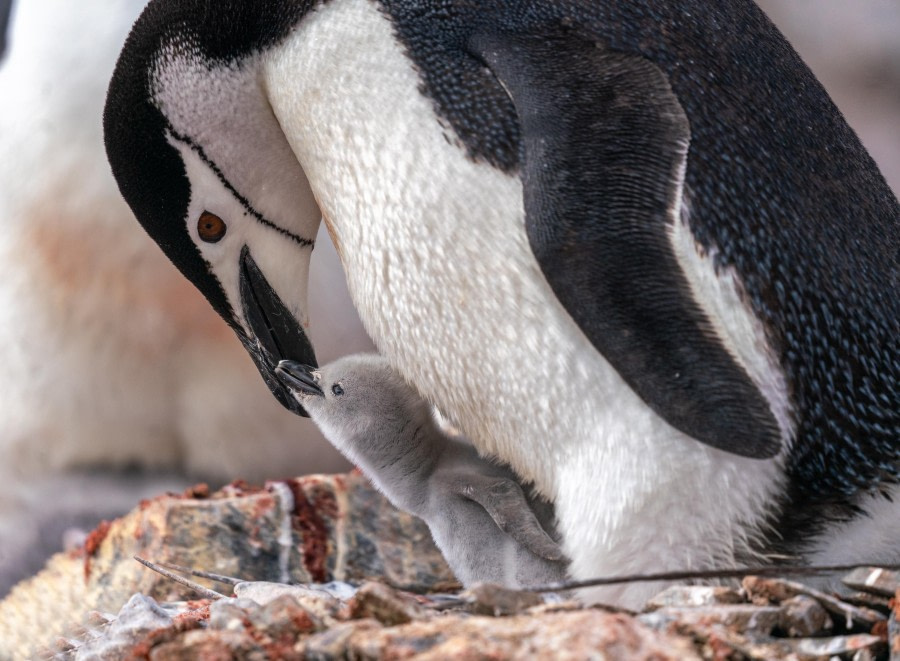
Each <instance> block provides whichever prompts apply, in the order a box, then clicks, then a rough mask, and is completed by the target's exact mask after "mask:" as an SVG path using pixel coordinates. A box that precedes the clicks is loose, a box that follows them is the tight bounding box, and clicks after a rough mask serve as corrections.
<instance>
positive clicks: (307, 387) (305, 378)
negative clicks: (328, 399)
mask: <svg viewBox="0 0 900 661" xmlns="http://www.w3.org/2000/svg"><path fill="white" fill-rule="evenodd" d="M315 369H316V368H315V367H311V366H309V365H303V364H302V363H298V362H297V361H296V360H282V361H281V362H280V363H278V365H277V367H275V375H276V376H277V377H278V378H279V379H281V381H282V382H283V383H284V384H285V385H286V386H287V387H288V388H290V389H291V390H295V391H298V392H302V393H305V394H307V395H316V396H318V397H324V396H325V393H324V392H322V388H320V387H319V382H318V381H316V377H315V376H313V370H315Z"/></svg>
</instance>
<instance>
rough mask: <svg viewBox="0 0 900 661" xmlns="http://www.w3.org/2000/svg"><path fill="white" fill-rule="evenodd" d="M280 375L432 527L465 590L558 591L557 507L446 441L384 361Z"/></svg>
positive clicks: (561, 561)
mask: <svg viewBox="0 0 900 661" xmlns="http://www.w3.org/2000/svg"><path fill="white" fill-rule="evenodd" d="M276 373H277V374H278V375H279V377H280V378H281V379H282V381H284V383H285V384H286V385H287V386H288V387H289V388H290V389H291V392H292V393H293V394H294V396H295V397H297V399H298V400H299V401H300V403H301V405H302V406H303V408H304V410H306V411H307V412H308V413H309V414H310V416H311V417H312V419H313V420H314V421H315V423H316V424H317V425H319V427H321V428H322V430H323V431H324V432H325V434H326V436H327V437H328V439H329V440H330V441H331V442H332V443H333V444H334V446H335V447H336V448H337V449H338V450H340V451H341V452H342V453H343V454H344V456H346V457H347V458H348V459H349V460H350V461H352V462H353V463H354V464H356V465H357V466H358V467H359V468H360V469H361V470H362V472H363V473H365V475H366V476H367V477H368V478H369V479H370V480H371V481H372V482H373V483H374V484H375V486H376V487H377V488H378V490H379V491H381V492H382V493H383V494H384V495H385V496H387V498H388V500H390V501H391V503H393V504H394V506H396V507H398V508H400V509H402V510H404V511H406V512H408V513H410V514H412V515H414V516H417V517H419V518H421V519H422V520H424V521H425V523H427V524H428V527H429V528H430V529H431V534H432V536H433V537H434V541H435V543H436V544H437V546H438V548H439V549H440V550H441V552H442V553H443V555H444V558H445V559H446V560H447V564H448V565H450V568H451V569H452V570H453V573H454V574H456V577H457V578H458V579H459V580H460V581H461V582H462V583H463V585H464V586H466V587H470V586H473V585H475V584H477V583H495V584H499V585H503V586H505V587H508V588H522V587H526V588H527V587H529V586H538V585H541V586H542V585H547V584H550V583H558V582H560V581H563V580H565V578H566V560H565V558H564V557H563V554H562V551H561V550H560V549H559V546H558V545H557V544H556V542H555V541H554V540H553V539H552V538H551V537H550V535H549V534H548V532H547V531H548V530H549V531H554V529H555V524H554V520H553V507H552V506H550V505H549V503H547V502H546V501H542V500H541V499H539V498H534V497H532V496H530V494H529V492H530V488H529V486H528V485H521V484H519V482H518V479H517V478H516V476H515V474H514V473H513V472H512V471H511V470H510V469H509V468H508V467H506V466H503V465H501V464H498V463H496V462H493V461H490V460H488V459H485V458H483V457H479V456H478V453H477V452H476V451H475V448H473V447H472V446H471V444H469V443H468V442H466V440H465V439H463V438H460V437H452V436H449V435H447V434H446V433H444V432H443V431H442V430H441V429H440V428H439V426H438V424H437V421H436V420H435V417H434V414H433V411H432V409H431V407H430V406H429V405H428V404H427V403H426V402H425V401H423V400H422V399H421V398H420V397H419V396H418V394H417V393H416V392H415V391H414V390H413V389H412V388H411V387H410V386H409V385H408V384H407V383H406V382H404V381H403V379H402V377H401V376H400V375H399V374H397V373H396V372H395V371H394V370H392V369H391V367H390V365H389V364H388V363H387V361H386V360H384V359H383V358H381V357H380V356H375V355H367V354H357V355H351V356H345V357H343V358H341V359H339V360H337V361H335V362H332V363H329V364H328V365H325V366H324V367H322V368H320V369H318V370H312V369H310V368H309V367H308V366H305V365H301V364H299V363H296V362H293V361H287V360H285V361H281V362H280V363H279V365H278V367H276Z"/></svg>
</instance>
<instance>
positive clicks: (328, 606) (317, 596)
mask: <svg viewBox="0 0 900 661" xmlns="http://www.w3.org/2000/svg"><path fill="white" fill-rule="evenodd" d="M234 593H235V595H237V596H238V597H243V598H246V599H248V600H252V601H253V602H255V603H257V604H268V603H269V602H271V601H274V600H275V599H280V598H282V597H285V596H289V597H291V598H292V599H294V600H295V601H296V602H297V603H299V604H300V605H301V606H302V607H303V608H304V609H305V610H306V611H308V612H309V613H310V614H311V615H312V616H313V617H314V618H315V619H316V620H317V621H319V622H323V623H326V624H331V623H333V622H334V621H335V618H336V617H337V614H338V612H339V611H340V610H341V608H342V607H343V606H344V603H345V602H343V601H342V600H340V599H338V598H336V597H334V596H333V595H331V594H330V593H328V592H326V591H324V590H321V589H316V588H314V587H310V586H304V585H282V584H279V583H265V582H254V583H238V584H237V585H236V586H234Z"/></svg>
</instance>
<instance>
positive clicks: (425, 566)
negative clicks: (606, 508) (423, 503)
mask: <svg viewBox="0 0 900 661" xmlns="http://www.w3.org/2000/svg"><path fill="white" fill-rule="evenodd" d="M135 555H139V556H141V557H145V558H149V559H152V560H154V561H156V562H159V563H161V564H166V565H170V564H175V565H181V566H187V567H193V568H202V569H204V570H207V571H212V572H217V573H219V574H223V575H225V576H219V577H218V578H219V579H220V580H205V579H194V580H196V581H198V582H201V583H203V584H204V585H206V586H208V588H212V589H213V590H215V592H208V593H207V594H208V597H207V598H204V599H200V600H196V596H197V592H195V591H194V590H192V589H191V588H189V587H185V586H184V585H182V584H179V583H177V582H174V581H172V580H170V579H169V578H167V577H165V576H163V575H161V574H159V573H157V572H154V571H151V570H149V569H147V568H146V567H144V566H142V565H141V564H139V563H138V562H135V560H134V556H135ZM228 577H237V578H236V579H228ZM845 584H846V585H847V586H848V588H849V594H850V596H847V595H844V596H842V597H840V598H839V597H836V596H834V595H829V594H824V593H821V592H818V591H816V590H813V589H810V588H808V587H806V586H804V585H802V584H799V583H796V582H793V581H790V580H785V579H782V578H762V577H755V576H748V577H745V578H744V579H743V581H742V582H741V585H740V587H712V586H679V587H672V588H669V589H667V590H666V591H665V592H663V593H661V594H660V595H659V596H657V597H656V598H655V599H653V600H651V601H650V602H649V603H648V604H647V606H646V608H645V609H644V611H643V612H641V613H632V612H626V611H622V610H618V609H610V608H602V607H593V608H586V607H583V606H580V605H579V604H577V603H575V602H573V601H568V600H566V599H565V597H563V596H560V595H555V594H547V595H539V594H534V593H529V592H516V591H509V590H504V589H502V588H498V587H495V586H480V587H478V588H476V589H473V590H469V591H463V592H461V591H460V589H459V586H458V585H457V584H456V583H455V581H454V579H453V577H452V575H451V574H450V572H449V570H448V568H447V567H446V565H445V564H444V563H443V560H442V559H441V557H440V554H439V553H438V551H437V549H436V548H434V546H433V544H432V542H431V538H430V535H429V532H428V530H427V528H425V526H424V524H422V523H421V522H420V521H418V520H416V519H414V518H412V517H409V516H407V515H405V514H403V513H402V512H398V511H397V510H395V509H394V508H393V507H391V506H390V504H389V503H387V501H385V500H384V498H382V497H381V496H380V495H379V494H378V493H377V492H376V491H375V490H374V489H373V488H372V487H371V486H370V485H369V484H368V482H367V481H366V480H365V479H364V478H363V477H362V476H361V475H359V474H356V473H350V474H348V475H337V476H307V477H303V478H298V479H296V480H287V481H280V482H272V483H270V484H267V485H266V486H265V487H262V488H252V487H249V486H247V485H244V484H240V483H236V484H232V485H230V486H228V487H226V488H225V489H223V490H221V491H219V492H216V493H213V494H210V493H209V490H208V489H205V488H204V487H202V486H199V487H195V488H194V489H191V490H189V491H188V492H186V493H184V494H175V495H173V494H170V495H167V496H164V497H160V498H157V499H154V500H151V501H145V502H143V503H142V504H141V506H140V507H139V508H137V509H136V510H135V511H134V512H132V513H131V514H129V515H128V516H126V517H123V518H122V519H119V520H116V521H114V522H111V523H110V524H106V525H103V526H100V527H99V528H98V529H97V530H96V531H94V533H93V534H92V535H90V536H89V538H88V540H87V542H86V543H85V545H84V548H83V549H82V550H81V552H80V553H68V554H59V555H57V556H55V557H54V558H53V559H52V560H51V561H50V562H49V563H48V565H47V567H46V568H45V569H44V570H43V571H42V572H41V573H39V574H38V575H37V576H35V577H34V578H32V579H30V580H28V581H25V582H23V583H21V584H19V585H18V586H17V587H16V588H15V589H14V590H13V592H12V593H10V595H9V596H8V597H7V598H6V599H5V600H4V601H3V602H0V658H3V659H6V658H9V659H19V658H35V657H38V658H41V657H42V658H60V659H68V658H74V659H153V660H156V661H160V660H163V659H194V658H203V659H232V658H234V659H344V658H351V659H380V658H391V659H399V658H416V659H447V658H450V659H452V658H458V659H473V658H483V659H501V658H529V659H530V658H561V659H565V658H572V659H580V658H602V659H657V660H659V659H717V660H718V659H834V658H841V659H855V660H860V661H861V660H864V659H888V658H891V659H894V658H897V659H900V627H898V625H897V621H898V613H900V606H898V604H900V595H898V594H897V591H898V588H900V576H898V575H897V574H896V573H893V572H890V571H887V570H882V569H874V568H873V569H860V570H857V571H855V572H853V573H851V574H850V575H848V576H847V577H846V578H845ZM217 593H218V594H217ZM220 595H221V596H220ZM191 599H195V600H191Z"/></svg>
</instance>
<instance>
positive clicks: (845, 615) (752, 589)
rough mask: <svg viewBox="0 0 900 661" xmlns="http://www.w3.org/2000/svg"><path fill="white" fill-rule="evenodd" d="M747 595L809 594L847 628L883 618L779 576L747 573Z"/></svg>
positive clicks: (760, 598)
mask: <svg viewBox="0 0 900 661" xmlns="http://www.w3.org/2000/svg"><path fill="white" fill-rule="evenodd" d="M742 585H743V587H744V589H745V590H746V591H747V594H748V595H750V597H751V598H752V599H754V601H757V602H767V603H768V602H776V603H777V602H782V601H785V600H787V599H790V598H792V597H796V596H798V595H805V596H807V597H812V598H813V599H815V600H816V601H818V602H819V603H820V604H822V607H823V608H825V610H827V611H828V612H829V613H831V614H832V615H834V616H836V617H839V618H841V620H840V622H841V623H842V624H843V626H845V628H846V629H848V630H853V629H855V628H869V629H871V628H872V626H873V625H875V624H876V623H878V622H884V621H885V620H886V619H887V618H885V616H884V615H882V614H881V613H879V612H878V611H874V610H872V609H870V608H862V607H860V606H853V605H851V604H848V603H846V602H844V601H841V600H840V599H838V598H836V597H832V596H831V595H828V594H825V593H824V592H822V591H820V590H816V589H814V588H811V587H809V586H807V585H803V584H802V583H796V582H794V581H787V580H784V579H779V578H760V577H759V576H747V577H746V578H744V580H743V583H742Z"/></svg>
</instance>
